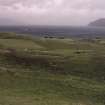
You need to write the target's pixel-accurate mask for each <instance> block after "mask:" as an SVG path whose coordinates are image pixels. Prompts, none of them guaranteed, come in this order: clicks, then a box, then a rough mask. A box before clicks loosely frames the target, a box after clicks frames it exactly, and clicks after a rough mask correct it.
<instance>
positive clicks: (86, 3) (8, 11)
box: [0, 0, 105, 25]
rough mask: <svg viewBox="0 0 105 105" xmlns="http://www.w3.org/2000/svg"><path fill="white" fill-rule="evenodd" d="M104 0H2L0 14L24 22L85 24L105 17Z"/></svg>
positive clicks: (0, 1) (0, 0)
mask: <svg viewBox="0 0 105 105" xmlns="http://www.w3.org/2000/svg"><path fill="white" fill-rule="evenodd" d="M104 4H105V1H104V0H0V16H1V17H2V18H3V17H4V18H5V17H7V18H10V19H13V20H17V21H20V23H22V24H40V25H41V24H42V25H43V24H45V25H46V24H47V25H85V24H87V23H88V22H89V21H92V20H94V19H97V18H101V17H102V18H103V17H105V13H104V12H105V5H104Z"/></svg>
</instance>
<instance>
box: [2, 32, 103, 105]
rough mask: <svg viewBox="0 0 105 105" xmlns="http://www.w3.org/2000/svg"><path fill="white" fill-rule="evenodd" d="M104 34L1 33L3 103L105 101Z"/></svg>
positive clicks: (98, 104) (88, 104) (95, 104)
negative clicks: (43, 35) (39, 35)
mask: <svg viewBox="0 0 105 105" xmlns="http://www.w3.org/2000/svg"><path fill="white" fill-rule="evenodd" d="M104 42H105V39H104V38H98V39H97V38H94V39H85V38H64V39H60V38H35V37H33V38H32V37H28V36H16V35H15V34H14V33H1V34H0V105H105V43H104Z"/></svg>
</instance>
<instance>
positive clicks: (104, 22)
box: [89, 18, 105, 27]
mask: <svg viewBox="0 0 105 105" xmlns="http://www.w3.org/2000/svg"><path fill="white" fill-rule="evenodd" d="M89 26H96V27H105V18H102V19H98V20H95V21H93V22H91V23H90V24H89Z"/></svg>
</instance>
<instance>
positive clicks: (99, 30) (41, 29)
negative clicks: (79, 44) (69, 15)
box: [0, 26, 105, 38]
mask: <svg viewBox="0 0 105 105" xmlns="http://www.w3.org/2000/svg"><path fill="white" fill-rule="evenodd" d="M0 32H15V33H17V34H24V35H25V34H27V35H33V36H37V37H45V36H52V37H89V38H92V37H105V27H90V26H81V27H73V26H0Z"/></svg>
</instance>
